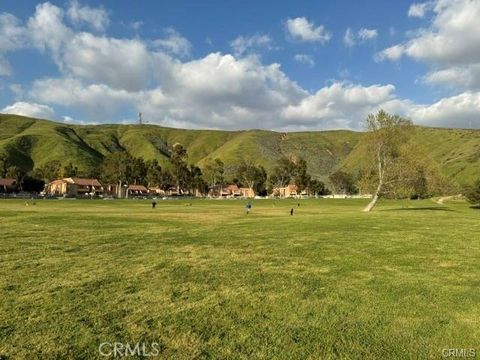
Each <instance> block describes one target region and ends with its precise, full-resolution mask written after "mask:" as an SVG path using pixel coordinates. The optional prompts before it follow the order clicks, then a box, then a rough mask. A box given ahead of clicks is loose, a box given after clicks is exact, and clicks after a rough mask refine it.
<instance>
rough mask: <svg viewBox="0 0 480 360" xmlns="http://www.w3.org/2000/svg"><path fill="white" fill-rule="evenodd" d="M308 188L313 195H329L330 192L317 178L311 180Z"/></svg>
mask: <svg viewBox="0 0 480 360" xmlns="http://www.w3.org/2000/svg"><path fill="white" fill-rule="evenodd" d="M308 188H309V190H310V192H311V193H312V194H313V195H327V194H329V193H330V192H329V191H328V189H327V188H326V187H325V184H324V183H323V182H322V181H320V180H317V179H312V180H310V184H309V185H308Z"/></svg>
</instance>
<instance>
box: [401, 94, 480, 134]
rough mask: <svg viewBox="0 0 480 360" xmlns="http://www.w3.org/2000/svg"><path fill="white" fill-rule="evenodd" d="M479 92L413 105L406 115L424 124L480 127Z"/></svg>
mask: <svg viewBox="0 0 480 360" xmlns="http://www.w3.org/2000/svg"><path fill="white" fill-rule="evenodd" d="M479 113H480V93H479V92H465V93H462V94H459V95H455V96H452V97H448V98H444V99H441V100H439V101H438V102H436V103H434V104H431V105H415V106H412V107H411V109H409V111H408V115H409V116H410V117H411V118H412V119H414V120H415V121H416V122H417V123H418V124H421V125H426V126H442V127H462V128H470V127H473V128H480V117H479V116H478V114H479Z"/></svg>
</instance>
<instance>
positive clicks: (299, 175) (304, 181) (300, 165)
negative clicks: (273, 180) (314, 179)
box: [293, 159, 311, 193]
mask: <svg viewBox="0 0 480 360" xmlns="http://www.w3.org/2000/svg"><path fill="white" fill-rule="evenodd" d="M293 181H294V183H295V185H296V186H297V191H298V193H301V192H302V191H303V190H305V189H308V185H309V184H310V181H311V176H310V175H309V174H308V172H307V162H306V161H305V160H304V159H299V160H298V161H297V163H296V164H295V175H294V178H293Z"/></svg>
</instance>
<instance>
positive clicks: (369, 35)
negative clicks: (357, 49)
mask: <svg viewBox="0 0 480 360" xmlns="http://www.w3.org/2000/svg"><path fill="white" fill-rule="evenodd" d="M377 36H378V31H377V30H376V29H367V28H361V29H360V30H358V32H357V33H356V34H355V33H354V32H353V31H352V29H351V28H347V30H345V35H343V43H344V44H345V46H346V47H353V46H355V45H356V44H357V39H358V42H359V43H364V42H366V41H369V40H374V39H376V38H377Z"/></svg>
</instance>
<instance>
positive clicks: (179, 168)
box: [170, 143, 189, 194]
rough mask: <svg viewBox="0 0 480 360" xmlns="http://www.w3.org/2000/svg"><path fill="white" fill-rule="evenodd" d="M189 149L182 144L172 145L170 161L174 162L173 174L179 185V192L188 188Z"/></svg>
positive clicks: (177, 185)
mask: <svg viewBox="0 0 480 360" xmlns="http://www.w3.org/2000/svg"><path fill="white" fill-rule="evenodd" d="M186 160H187V149H185V148H184V147H183V145H182V144H179V143H177V144H175V145H173V147H172V152H171V155H170V162H171V163H172V175H173V179H174V180H175V185H176V187H177V193H178V194H180V192H181V190H184V189H185V188H186V185H187V182H188V177H189V171H188V165H187V161H186Z"/></svg>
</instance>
